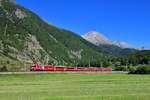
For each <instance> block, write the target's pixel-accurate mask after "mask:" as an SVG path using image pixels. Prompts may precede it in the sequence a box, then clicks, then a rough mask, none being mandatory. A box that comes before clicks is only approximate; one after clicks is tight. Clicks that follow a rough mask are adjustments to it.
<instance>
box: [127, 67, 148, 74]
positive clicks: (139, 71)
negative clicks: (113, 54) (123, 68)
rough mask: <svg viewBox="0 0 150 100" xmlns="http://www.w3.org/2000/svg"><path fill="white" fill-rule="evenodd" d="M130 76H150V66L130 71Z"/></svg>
mask: <svg viewBox="0 0 150 100" xmlns="http://www.w3.org/2000/svg"><path fill="white" fill-rule="evenodd" d="M129 74H150V66H140V67H137V68H136V69H135V70H130V72H129Z"/></svg>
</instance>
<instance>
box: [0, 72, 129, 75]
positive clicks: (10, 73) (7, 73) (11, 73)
mask: <svg viewBox="0 0 150 100" xmlns="http://www.w3.org/2000/svg"><path fill="white" fill-rule="evenodd" d="M53 73H54V74H57V73H58V74H61V73H62V74H63V73H64V74H65V73H66V74H67V73H122V74H126V73H128V72H127V71H112V72H83V71H78V72H75V71H69V72H66V71H65V72H64V71H35V72H34V71H31V72H0V75H13V74H18V75H19V74H53Z"/></svg>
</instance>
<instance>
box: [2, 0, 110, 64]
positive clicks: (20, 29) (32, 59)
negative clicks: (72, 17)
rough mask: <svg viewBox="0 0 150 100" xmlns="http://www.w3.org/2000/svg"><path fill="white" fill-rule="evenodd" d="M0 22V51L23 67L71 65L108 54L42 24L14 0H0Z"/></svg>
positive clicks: (81, 40)
mask: <svg viewBox="0 0 150 100" xmlns="http://www.w3.org/2000/svg"><path fill="white" fill-rule="evenodd" d="M10 1H11V2H10ZM0 22H1V24H0V54H1V55H3V56H5V57H7V58H9V59H10V60H13V61H17V62H19V63H21V64H23V66H25V65H24V64H34V63H39V64H54V65H75V64H76V63H77V62H78V63H80V62H84V63H88V62H89V60H90V59H92V60H97V59H99V60H100V59H102V58H103V57H104V56H108V55H107V54H106V52H105V51H103V49H101V48H99V47H97V46H95V45H93V44H91V43H89V42H88V41H86V40H84V39H83V38H81V37H80V36H78V35H76V34H75V33H73V32H70V31H67V30H64V29H60V28H57V27H55V26H52V25H49V24H47V23H45V22H44V21H43V20H42V19H41V18H39V17H38V16H37V15H35V14H34V13H32V12H31V11H29V10H28V9H25V8H23V7H21V6H20V5H18V4H16V3H15V1H14V0H1V1H0ZM7 61H8V62H9V60H7ZM7 61H6V62H0V63H1V65H3V64H2V63H7ZM13 61H11V63H10V62H9V64H8V66H10V65H12V64H13ZM18 66H20V65H18ZM27 66H28V65H27Z"/></svg>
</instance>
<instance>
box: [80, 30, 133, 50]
mask: <svg viewBox="0 0 150 100" xmlns="http://www.w3.org/2000/svg"><path fill="white" fill-rule="evenodd" d="M82 37H83V38H84V39H85V40H87V41H89V42H91V43H93V44H95V45H100V44H103V45H114V46H118V47H120V48H133V47H132V46H131V45H129V44H128V43H126V42H123V41H112V40H109V39H108V38H107V37H106V36H104V35H103V34H101V33H98V32H94V31H92V32H88V33H87V34H85V35H83V36H82Z"/></svg>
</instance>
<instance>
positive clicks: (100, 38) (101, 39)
mask: <svg viewBox="0 0 150 100" xmlns="http://www.w3.org/2000/svg"><path fill="white" fill-rule="evenodd" d="M82 37H83V38H84V39H86V40H87V41H89V42H91V43H93V44H96V45H100V44H108V45H112V42H111V41H110V40H109V39H108V38H107V37H105V36H104V35H103V34H101V33H98V32H88V33H87V34H85V35H83V36H82Z"/></svg>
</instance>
